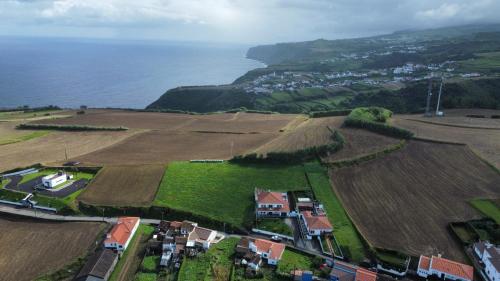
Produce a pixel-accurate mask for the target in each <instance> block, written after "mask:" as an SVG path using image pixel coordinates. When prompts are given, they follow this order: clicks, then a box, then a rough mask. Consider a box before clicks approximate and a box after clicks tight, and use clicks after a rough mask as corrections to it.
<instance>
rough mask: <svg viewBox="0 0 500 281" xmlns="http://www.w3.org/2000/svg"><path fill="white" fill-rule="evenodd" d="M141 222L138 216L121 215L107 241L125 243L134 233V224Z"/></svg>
mask: <svg viewBox="0 0 500 281" xmlns="http://www.w3.org/2000/svg"><path fill="white" fill-rule="evenodd" d="M138 222H139V218H137V217H121V218H118V221H117V222H116V224H115V225H114V226H113V228H112V229H111V231H110V232H109V233H108V237H107V238H106V241H105V243H118V244H121V245H125V243H127V241H128V239H129V238H130V235H132V230H133V229H134V226H135V225H136V224H137V223H138Z"/></svg>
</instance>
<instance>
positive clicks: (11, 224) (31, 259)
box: [0, 217, 105, 281]
mask: <svg viewBox="0 0 500 281" xmlns="http://www.w3.org/2000/svg"><path fill="white" fill-rule="evenodd" d="M104 227H105V224H101V223H86V222H85V223H83V222H65V223H56V222H41V221H33V220H26V219H22V218H17V217H16V218H15V219H13V218H7V217H2V218H0V229H1V235H0V272H1V274H0V280H2V281H12V280H16V281H30V280H35V279H36V278H37V277H39V276H41V275H43V274H47V273H50V272H52V271H55V270H58V269H60V268H62V267H64V266H65V265H67V264H69V263H71V262H73V261H74V260H75V259H77V258H78V257H81V256H85V255H86V254H87V251H88V250H89V249H90V248H91V247H92V246H93V245H95V241H96V239H98V237H97V236H98V234H99V233H100V232H101V230H103V229H104Z"/></svg>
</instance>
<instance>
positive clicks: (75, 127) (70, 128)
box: [16, 124, 128, 131]
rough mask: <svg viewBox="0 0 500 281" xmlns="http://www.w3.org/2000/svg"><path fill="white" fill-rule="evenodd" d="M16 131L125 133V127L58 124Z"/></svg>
mask: <svg viewBox="0 0 500 281" xmlns="http://www.w3.org/2000/svg"><path fill="white" fill-rule="evenodd" d="M16 129H18V130H56V131H126V130H128V128H127V127H122V126H120V127H98V126H87V125H58V124H19V125H17V126H16Z"/></svg>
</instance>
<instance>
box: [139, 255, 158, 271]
mask: <svg viewBox="0 0 500 281" xmlns="http://www.w3.org/2000/svg"><path fill="white" fill-rule="evenodd" d="M159 264H160V256H146V257H144V259H143V260H142V264H141V270H142V271H144V272H155V271H156V268H157V267H158V265H159Z"/></svg>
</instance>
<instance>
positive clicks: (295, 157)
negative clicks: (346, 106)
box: [229, 126, 345, 164]
mask: <svg viewBox="0 0 500 281" xmlns="http://www.w3.org/2000/svg"><path fill="white" fill-rule="evenodd" d="M327 128H328V130H329V131H330V132H331V133H332V135H331V136H330V139H331V140H332V143H330V144H325V145H320V146H312V147H308V148H304V149H299V150H296V151H292V152H269V153H267V154H266V155H265V156H264V155H262V154H257V153H251V154H247V155H238V156H235V157H233V158H232V159H230V160H229V162H230V163H295V164H297V163H303V162H307V161H312V160H315V159H318V158H320V157H322V156H325V155H327V154H330V153H335V152H337V151H339V150H340V149H342V148H343V147H344V143H345V139H344V136H343V135H342V134H341V133H340V132H339V131H337V130H333V129H332V128H330V127H329V126H327Z"/></svg>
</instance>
